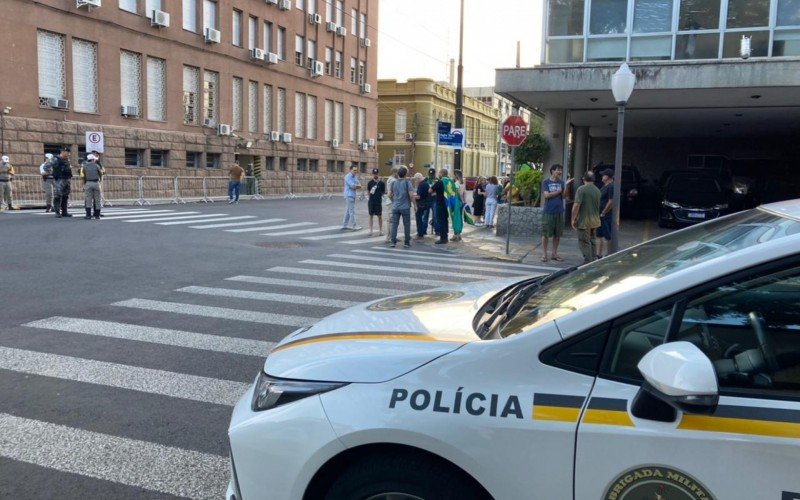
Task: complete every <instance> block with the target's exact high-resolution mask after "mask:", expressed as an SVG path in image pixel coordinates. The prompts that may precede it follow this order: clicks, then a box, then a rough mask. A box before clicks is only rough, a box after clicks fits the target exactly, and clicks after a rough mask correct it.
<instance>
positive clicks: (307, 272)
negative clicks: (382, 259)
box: [267, 264, 458, 287]
mask: <svg viewBox="0 0 800 500" xmlns="http://www.w3.org/2000/svg"><path fill="white" fill-rule="evenodd" d="M353 266H355V267H361V266H358V265H355V264H354V265H353ZM353 266H348V267H353ZM381 269H383V268H381ZM267 271H270V272H274V273H285V274H300V275H303V276H324V277H326V278H345V279H348V280H350V281H351V282H353V283H357V282H360V281H378V282H380V283H384V284H387V283H402V284H404V285H420V286H430V287H438V286H444V285H455V284H457V283H458V282H457V281H445V280H438V279H437V280H428V279H425V278H416V277H409V276H404V275H403V274H402V273H400V274H399V275H395V276H391V277H389V276H387V275H386V274H385V273H380V274H378V273H375V274H370V273H357V274H355V273H353V272H349V273H344V272H340V271H327V270H323V269H309V268H307V267H283V266H277V267H271V268H269V269H267Z"/></svg>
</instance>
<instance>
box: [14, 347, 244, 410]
mask: <svg viewBox="0 0 800 500" xmlns="http://www.w3.org/2000/svg"><path fill="white" fill-rule="evenodd" d="M0 368H1V369H3V370H11V371H15V372H20V373H28V374H30V375H39V376H42V377H54V378H60V379H64V380H72V381H75V382H86V383H89V384H98V385H105V386H108V387H118V388H121V389H130V390H132V391H139V392H147V393H150V394H160V395H162V396H170V397H173V398H181V399H191V400H193V401H202V402H205V403H214V404H219V405H228V406H233V405H234V404H235V403H236V401H237V400H238V399H239V397H240V396H241V395H242V394H244V393H245V392H246V391H247V388H248V384H244V383H242V382H234V381H232V380H220V379H214V378H209V377H200V376H198V375H185V374H181V373H174V372H167V371H163V370H154V369H152V368H140V367H138V366H130V365H120V364H117V363H108V362H106V361H95V360H92V359H83V358H73V357H71V356H61V355H59V354H49V353H43V352H35V351H26V350H22V349H14V348H10V347H0Z"/></svg>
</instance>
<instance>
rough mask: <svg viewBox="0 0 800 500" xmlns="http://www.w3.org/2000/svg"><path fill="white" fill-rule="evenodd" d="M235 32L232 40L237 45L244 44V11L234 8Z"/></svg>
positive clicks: (233, 21)
mask: <svg viewBox="0 0 800 500" xmlns="http://www.w3.org/2000/svg"><path fill="white" fill-rule="evenodd" d="M232 23H233V26H232V28H233V34H232V37H231V41H232V43H233V44H234V45H236V46H237V47H241V46H242V11H240V10H236V9H233V18H232Z"/></svg>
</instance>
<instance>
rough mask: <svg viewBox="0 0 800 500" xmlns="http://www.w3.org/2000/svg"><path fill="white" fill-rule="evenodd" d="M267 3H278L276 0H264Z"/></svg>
mask: <svg viewBox="0 0 800 500" xmlns="http://www.w3.org/2000/svg"><path fill="white" fill-rule="evenodd" d="M266 2H267V3H271V4H272V5H278V0H266Z"/></svg>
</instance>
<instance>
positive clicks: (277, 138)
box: [269, 130, 281, 142]
mask: <svg viewBox="0 0 800 500" xmlns="http://www.w3.org/2000/svg"><path fill="white" fill-rule="evenodd" d="M269 140H270V141H272V142H278V141H280V140H281V133H280V132H278V131H276V130H273V131H272V132H270V133H269Z"/></svg>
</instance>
